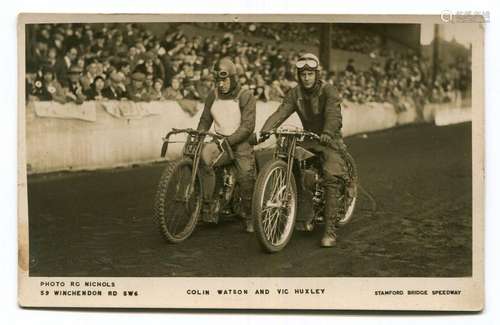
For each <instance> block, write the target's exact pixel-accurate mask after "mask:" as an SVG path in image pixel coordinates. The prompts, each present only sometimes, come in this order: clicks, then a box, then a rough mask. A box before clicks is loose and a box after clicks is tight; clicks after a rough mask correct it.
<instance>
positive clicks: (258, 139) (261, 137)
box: [249, 132, 271, 146]
mask: <svg viewBox="0 0 500 325" xmlns="http://www.w3.org/2000/svg"><path fill="white" fill-rule="evenodd" d="M270 136H271V135H270V134H269V133H260V132H255V133H253V134H252V135H251V136H250V139H249V143H250V144H251V145H252V146H255V145H256V144H259V143H262V142H264V141H266V140H267V139H269V137H270Z"/></svg>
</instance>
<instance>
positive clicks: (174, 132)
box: [163, 128, 224, 142]
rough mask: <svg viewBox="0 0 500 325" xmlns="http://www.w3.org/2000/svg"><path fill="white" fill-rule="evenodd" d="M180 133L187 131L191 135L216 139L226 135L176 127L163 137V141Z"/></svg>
mask: <svg viewBox="0 0 500 325" xmlns="http://www.w3.org/2000/svg"><path fill="white" fill-rule="evenodd" d="M179 133H187V134H189V135H192V134H194V135H200V136H207V135H208V136H210V137H212V138H214V139H223V138H224V136H222V135H219V134H217V133H212V132H207V131H198V130H195V129H176V128H173V129H172V131H170V132H168V133H167V135H166V136H165V137H164V138H163V141H164V142H165V141H168V139H169V138H170V136H172V135H175V134H179Z"/></svg>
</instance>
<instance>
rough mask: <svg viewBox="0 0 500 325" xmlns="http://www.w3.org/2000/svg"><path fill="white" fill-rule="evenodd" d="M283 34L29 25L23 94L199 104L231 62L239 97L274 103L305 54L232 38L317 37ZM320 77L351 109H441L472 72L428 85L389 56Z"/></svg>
mask: <svg viewBox="0 0 500 325" xmlns="http://www.w3.org/2000/svg"><path fill="white" fill-rule="evenodd" d="M282 25H284V24H274V23H273V24H257V23H256V24H237V23H215V24H212V25H211V27H213V28H224V30H226V31H227V30H230V31H231V33H229V32H227V33H225V34H223V35H222V36H220V37H217V36H207V37H201V36H192V37H188V36H186V35H185V34H183V33H182V32H181V31H180V30H179V29H178V24H168V26H167V29H166V31H165V33H164V34H163V35H162V36H161V37H157V36H155V35H154V34H153V32H152V31H151V30H149V29H147V28H146V27H145V26H147V25H137V24H132V23H125V24H40V25H31V26H29V28H28V31H27V35H26V36H27V44H28V46H27V47H26V51H27V52H26V63H27V65H26V93H27V96H28V98H29V99H30V100H54V101H57V102H61V103H66V102H75V103H77V104H79V103H82V102H83V101H85V100H106V99H115V100H133V101H161V100H179V99H192V100H204V99H205V98H206V96H207V95H208V93H209V92H210V90H211V89H213V87H214V79H213V76H212V74H211V72H210V69H211V65H212V64H213V62H215V61H216V60H217V59H219V58H222V57H225V56H229V57H231V58H232V59H233V60H234V62H235V64H236V67H237V72H238V79H239V82H240V84H241V85H242V87H244V88H248V89H251V90H252V91H253V92H254V94H255V96H256V98H257V99H258V100H262V101H280V100H281V99H282V98H283V97H284V95H285V94H286V92H287V91H288V90H289V89H290V88H292V87H294V86H295V85H296V83H297V82H296V71H295V62H296V60H297V59H298V57H299V56H300V55H301V54H302V53H301V52H300V51H294V50H285V49H284V48H281V47H280V46H279V44H280V42H255V43H250V42H248V41H235V37H234V33H241V32H244V33H255V34H256V35H258V36H263V37H273V38H274V39H276V40H278V38H279V40H283V39H290V40H291V39H293V40H294V41H299V42H307V40H310V39H311V38H310V37H308V36H310V35H316V34H317V33H316V31H315V30H314V28H315V27H314V26H313V25H308V24H287V26H286V28H284V27H285V26H282ZM288 25H289V26H288ZM207 26H208V25H207ZM252 26H253V27H252ZM292 26H293V28H292ZM333 34H334V35H336V36H335V37H334V38H335V42H337V43H338V44H341V45H339V46H343V47H344V48H346V49H349V50H353V51H360V52H365V51H369V50H370V49H369V48H368V46H369V45H367V44H370V46H377V44H378V43H377V41H376V40H375V39H372V38H370V37H371V36H370V37H368V36H366V35H365V36H363V35H361V34H359V35H358V34H356V33H355V32H353V34H352V35H350V34H349V33H345V32H339V33H336V32H334V33H333ZM337 43H335V44H337ZM365 47H366V48H365ZM468 73H469V74H468ZM321 77H322V78H323V79H325V80H327V81H328V82H330V83H332V84H335V85H336V86H337V87H338V89H339V90H340V93H341V95H342V97H343V98H345V99H347V100H350V101H353V102H358V103H365V102H371V101H376V102H383V101H389V102H394V103H398V102H402V100H401V99H402V98H407V97H412V98H417V99H418V100H426V98H428V99H430V100H431V101H438V102H442V101H447V100H451V98H452V96H455V95H456V90H457V89H460V88H461V87H463V84H461V80H465V79H466V78H469V77H470V64H469V65H467V62H462V63H461V64H459V65H453V66H451V67H449V68H447V69H443V71H441V72H440V73H439V74H438V75H437V77H436V78H435V81H434V83H433V84H431V83H430V80H431V78H430V77H431V76H430V74H429V66H428V64H427V63H426V62H425V61H424V60H422V59H420V58H419V57H417V56H415V55H413V54H391V55H389V56H388V57H387V59H386V60H385V63H384V64H382V63H380V61H375V60H374V61H373V64H372V66H371V68H370V69H368V70H367V71H358V70H357V69H356V62H354V61H353V60H350V61H349V63H348V64H347V66H346V67H345V69H343V70H342V71H337V72H334V71H330V72H327V71H322V75H321Z"/></svg>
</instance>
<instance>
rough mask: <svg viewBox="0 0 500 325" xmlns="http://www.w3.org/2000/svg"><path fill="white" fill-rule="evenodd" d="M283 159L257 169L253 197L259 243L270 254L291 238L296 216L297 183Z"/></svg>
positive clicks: (253, 211) (283, 246)
mask: <svg viewBox="0 0 500 325" xmlns="http://www.w3.org/2000/svg"><path fill="white" fill-rule="evenodd" d="M287 169H288V165H287V164H286V163H285V162H284V161H282V160H273V161H271V162H269V163H267V164H266V165H265V166H264V168H262V170H261V171H260V172H259V176H258V177H257V181H256V183H255V190H254V193H253V198H252V213H253V216H254V222H255V231H256V233H257V237H258V239H259V242H260V244H261V246H262V247H263V248H264V249H265V250H266V251H267V252H269V253H274V252H278V251H280V250H282V249H283V248H285V246H286V245H287V244H288V242H289V241H290V238H292V232H293V229H294V225H295V219H296V215H297V186H296V184H295V178H294V177H293V175H292V177H291V178H290V184H289V186H288V188H287Z"/></svg>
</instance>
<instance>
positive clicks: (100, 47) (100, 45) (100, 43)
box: [90, 32, 106, 58]
mask: <svg viewBox="0 0 500 325" xmlns="http://www.w3.org/2000/svg"><path fill="white" fill-rule="evenodd" d="M94 39H95V43H94V45H92V46H91V48H90V52H92V53H93V54H94V55H95V56H96V57H97V58H102V57H103V54H104V52H105V50H106V49H105V44H106V38H105V36H104V33H103V32H97V33H95V36H94Z"/></svg>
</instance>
